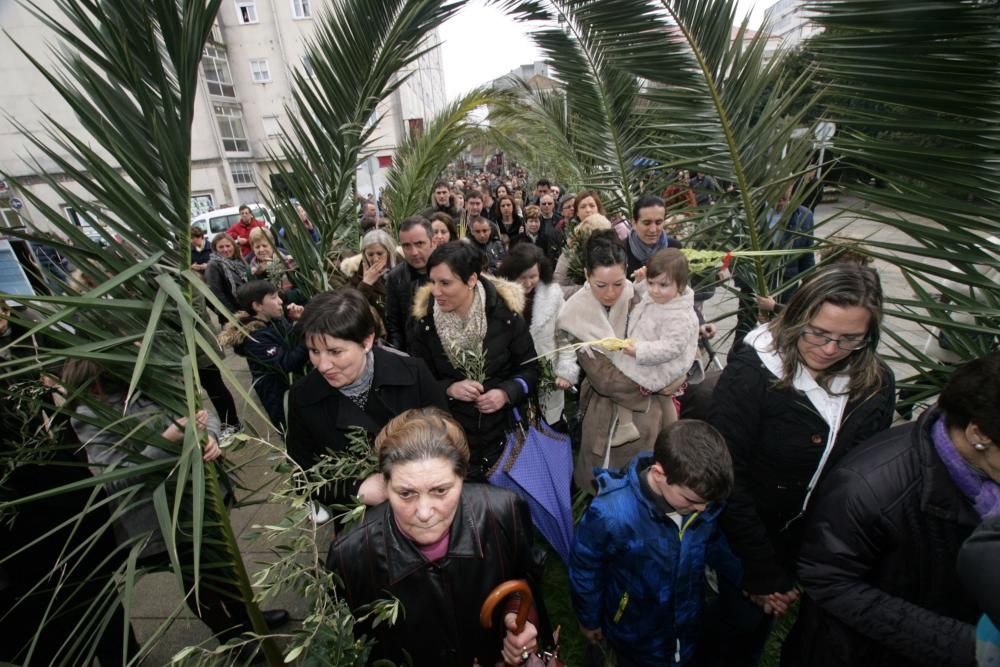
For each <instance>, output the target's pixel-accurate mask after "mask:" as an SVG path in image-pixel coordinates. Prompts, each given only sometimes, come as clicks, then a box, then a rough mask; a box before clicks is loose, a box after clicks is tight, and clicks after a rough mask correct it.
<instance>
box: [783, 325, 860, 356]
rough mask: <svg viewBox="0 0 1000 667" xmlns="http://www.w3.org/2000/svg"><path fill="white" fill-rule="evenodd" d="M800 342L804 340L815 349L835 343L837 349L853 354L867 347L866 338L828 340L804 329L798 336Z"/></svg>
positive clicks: (828, 338)
mask: <svg viewBox="0 0 1000 667" xmlns="http://www.w3.org/2000/svg"><path fill="white" fill-rule="evenodd" d="M799 336H801V338H802V340H804V341H805V342H806V343H807V344H808V345H813V346H815V347H822V346H824V345H829V344H830V343H836V344H837V347H838V348H840V349H841V350H846V351H849V352H853V351H854V350H860V349H861V348H863V347H864V346H865V345H868V338H867V337H865V336H862V337H860V338H856V337H852V336H848V337H845V338H830V337H829V336H826V335H824V334H821V333H819V332H818V331H810V330H809V329H806V330H805V331H803V332H802V333H800V334H799Z"/></svg>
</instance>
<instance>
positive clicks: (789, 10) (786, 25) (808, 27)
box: [767, 0, 820, 49]
mask: <svg viewBox="0 0 1000 667" xmlns="http://www.w3.org/2000/svg"><path fill="white" fill-rule="evenodd" d="M767 14H768V18H769V19H770V21H771V36H772V37H776V38H778V39H779V40H780V42H781V48H783V49H793V48H795V47H796V46H798V45H799V44H800V43H801V42H803V41H805V40H807V39H809V38H810V37H812V36H813V35H816V34H818V33H819V32H820V28H819V26H817V25H816V24H815V23H814V22H812V21H811V20H810V19H809V16H808V14H807V13H806V1H805V0H777V2H775V3H774V4H773V5H771V6H770V7H769V8H768V10H767Z"/></svg>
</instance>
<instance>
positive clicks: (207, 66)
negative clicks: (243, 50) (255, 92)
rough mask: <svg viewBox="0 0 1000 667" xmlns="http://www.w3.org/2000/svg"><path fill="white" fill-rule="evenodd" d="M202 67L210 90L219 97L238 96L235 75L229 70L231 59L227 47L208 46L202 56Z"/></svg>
mask: <svg viewBox="0 0 1000 667" xmlns="http://www.w3.org/2000/svg"><path fill="white" fill-rule="evenodd" d="M201 69H202V72H204V74H205V83H206V84H208V92H210V93H211V94H212V95H218V96H219V97H233V98H235V97H236V89H235V88H233V75H232V74H231V73H230V72H229V60H228V59H227V58H226V51H225V49H220V48H218V47H215V46H206V47H205V51H204V53H203V54H202V57H201Z"/></svg>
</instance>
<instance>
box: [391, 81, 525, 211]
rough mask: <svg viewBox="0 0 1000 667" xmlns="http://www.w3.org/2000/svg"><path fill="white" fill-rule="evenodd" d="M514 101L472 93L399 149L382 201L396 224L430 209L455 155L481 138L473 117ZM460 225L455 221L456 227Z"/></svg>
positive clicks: (495, 94)
mask: <svg viewBox="0 0 1000 667" xmlns="http://www.w3.org/2000/svg"><path fill="white" fill-rule="evenodd" d="M511 97H512V96H511V95H509V94H506V93H503V92H500V91H494V90H490V89H487V88H478V89H475V90H472V91H470V92H468V93H466V94H465V95H463V96H462V97H460V98H459V99H457V100H455V101H453V102H451V103H450V104H448V105H447V106H446V107H445V108H444V109H443V110H442V111H441V113H439V114H438V115H437V116H436V117H435V118H434V119H433V120H431V122H430V123H429V124H428V126H427V128H426V129H425V131H424V132H423V133H422V134H420V135H416V136H411V137H409V138H408V139H407V140H406V141H405V142H404V143H403V144H402V145H401V146H398V147H397V148H396V157H395V159H394V160H393V164H392V167H391V168H390V169H389V171H388V173H387V174H386V189H385V194H384V195H383V199H384V200H385V201H386V202H387V208H388V209H389V210H390V211H392V215H393V217H394V218H395V219H396V220H397V221H401V220H403V219H404V218H406V217H409V216H411V215H414V214H415V213H418V212H420V211H421V210H423V209H424V208H426V207H427V205H428V203H429V199H428V197H429V194H430V192H431V189H432V186H433V184H434V181H435V180H436V179H437V178H439V176H440V174H441V173H442V172H444V170H445V168H447V166H448V163H449V162H451V161H452V160H453V159H454V157H455V156H456V155H458V154H459V153H461V152H462V150H464V149H465V147H466V146H467V145H468V144H470V143H472V142H473V141H475V140H476V139H478V138H479V137H480V136H481V134H482V132H481V126H480V124H479V123H478V122H477V121H476V120H475V119H474V117H473V114H474V113H475V112H476V110H477V109H480V108H481V107H484V106H487V105H501V104H509V103H510V101H511ZM458 223H459V221H458V220H456V221H455V225H456V226H458Z"/></svg>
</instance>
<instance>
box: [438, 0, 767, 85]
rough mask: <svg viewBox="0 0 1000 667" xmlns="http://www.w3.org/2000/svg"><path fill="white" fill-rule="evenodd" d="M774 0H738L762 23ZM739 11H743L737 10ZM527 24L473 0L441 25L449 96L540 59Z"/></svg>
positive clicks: (743, 10)
mask: <svg viewBox="0 0 1000 667" xmlns="http://www.w3.org/2000/svg"><path fill="white" fill-rule="evenodd" d="M773 2H774V0H739V6H740V10H741V11H742V12H748V11H752V16H751V21H750V25H752V26H755V25H758V24H759V23H760V20H761V18H762V17H763V14H764V10H765V9H766V8H767V7H769V6H770V5H771V4H772V3H773ZM738 15H740V14H739V13H738ZM526 29H527V26H526V25H525V24H520V23H516V22H515V21H514V20H513V19H510V18H508V17H506V16H504V14H503V12H501V11H500V10H498V9H497V8H496V7H486V6H485V2H484V1H483V0H471V1H470V2H469V3H468V4H467V5H466V6H465V7H464V8H463V9H462V11H460V12H459V13H458V15H456V16H455V17H454V18H452V19H451V20H450V21H448V22H447V23H445V24H444V25H443V26H442V27H441V39H442V41H443V42H444V44H443V46H442V51H443V57H444V81H445V87H446V89H447V94H448V98H449V99H454V98H455V97H457V96H459V95H461V94H463V93H465V92H467V91H469V90H471V89H472V88H475V87H476V86H478V85H481V84H484V83H487V82H489V81H492V80H493V79H496V78H498V77H501V76H503V75H504V74H507V73H508V72H510V71H511V70H512V69H514V68H516V67H518V66H519V65H527V64H530V63H532V62H534V61H536V60H539V59H540V54H539V52H538V49H536V48H535V45H534V43H533V42H532V41H531V38H530V37H529V36H528V35H527V34H526V32H525V30H526Z"/></svg>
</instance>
